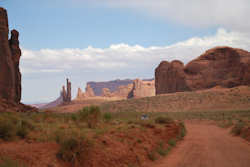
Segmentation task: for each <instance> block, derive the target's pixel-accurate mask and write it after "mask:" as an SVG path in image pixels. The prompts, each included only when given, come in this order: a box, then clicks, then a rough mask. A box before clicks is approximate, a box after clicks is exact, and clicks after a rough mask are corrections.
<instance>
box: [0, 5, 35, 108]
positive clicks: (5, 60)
mask: <svg viewBox="0 0 250 167" xmlns="http://www.w3.org/2000/svg"><path fill="white" fill-rule="evenodd" d="M8 38H9V25H8V16H7V11H6V10H5V9H3V8H0V112H26V111H37V109H36V108H34V107H31V106H28V105H24V104H22V103H21V102H20V101H21V95H22V92H21V90H22V87H21V73H20V70H19V61H20V57H21V49H20V48H19V40H18V38H19V33H18V31H16V30H12V31H11V37H10V39H8Z"/></svg>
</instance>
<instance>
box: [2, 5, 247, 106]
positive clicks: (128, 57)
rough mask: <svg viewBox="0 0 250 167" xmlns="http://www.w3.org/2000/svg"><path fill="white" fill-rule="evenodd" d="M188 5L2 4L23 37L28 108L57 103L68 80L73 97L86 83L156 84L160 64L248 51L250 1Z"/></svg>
mask: <svg viewBox="0 0 250 167" xmlns="http://www.w3.org/2000/svg"><path fill="white" fill-rule="evenodd" d="M188 2H189V3H187V1H184V0H175V1H174V0H133V1H132V0H126V1H124V0H107V1H98V0H91V1H90V0H53V1H51V0H36V1H34V0H25V1H20V0H4V1H2V2H0V4H1V6H3V7H4V8H6V9H7V10H8V16H9V25H10V29H13V28H15V29H17V30H18V31H19V32H20V45H21V47H22V51H23V56H22V60H21V71H22V74H23V98H22V99H23V102H26V103H32V102H44V101H50V100H53V99H55V98H56V97H57V96H58V94H59V91H60V88H61V86H62V84H64V80H65V78H66V77H69V78H70V79H71V80H72V84H73V91H74V95H75V93H76V90H77V87H81V88H84V86H85V85H84V84H85V83H86V82H87V81H92V80H94V81H102V80H111V79H117V78H121V79H124V78H132V79H133V78H152V77H153V75H154V68H155V67H156V66H157V65H158V64H159V63H160V61H161V60H173V59H180V60H182V61H184V62H185V63H186V62H188V61H190V60H191V59H193V58H195V57H197V56H199V55H200V54H201V53H202V52H203V51H205V50H206V49H208V48H211V47H214V46H217V45H229V46H232V47H241V48H243V49H247V50H249V47H250V42H249V40H248V39H249V38H248V37H249V31H250V30H249V29H250V23H249V21H248V14H250V13H249V11H250V9H249V8H250V3H249V2H248V1H247V0H239V1H237V3H236V2H235V1H233V0H227V1H226V0H221V1H220V2H217V1H216V0H211V1H209V2H205V1H202V0H190V1H188ZM221 2H224V3H227V8H225V5H224V4H223V3H221ZM34 92H35V93H34Z"/></svg>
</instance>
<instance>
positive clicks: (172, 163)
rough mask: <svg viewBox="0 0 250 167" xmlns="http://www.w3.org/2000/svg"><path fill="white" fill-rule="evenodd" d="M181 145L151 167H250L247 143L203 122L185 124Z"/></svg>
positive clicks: (248, 144)
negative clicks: (185, 128) (185, 134)
mask: <svg viewBox="0 0 250 167" xmlns="http://www.w3.org/2000/svg"><path fill="white" fill-rule="evenodd" d="M186 127H187V130H188V133H187V136H186V137H185V139H184V141H182V142H181V143H179V144H178V145H177V147H176V148H175V149H173V150H172V152H171V153H170V154H169V155H168V156H167V157H166V158H164V159H162V160H160V161H159V162H157V163H156V164H155V165H154V166H153V167H250V143H247V142H246V141H244V140H243V139H241V138H239V137H234V136H232V135H231V134H229V132H228V130H225V129H222V128H219V127H217V126H216V125H213V124H209V123H204V122H187V123H186Z"/></svg>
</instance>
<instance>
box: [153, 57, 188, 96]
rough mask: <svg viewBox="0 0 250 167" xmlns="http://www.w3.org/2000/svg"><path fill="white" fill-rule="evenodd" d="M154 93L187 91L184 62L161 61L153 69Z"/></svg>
mask: <svg viewBox="0 0 250 167" xmlns="http://www.w3.org/2000/svg"><path fill="white" fill-rule="evenodd" d="M155 88H156V94H164V93H166V92H167V93H173V92H182V91H188V90H189V88H188V86H187V83H186V80H185V73H184V64H183V63H182V62H180V61H177V60H175V61H172V62H171V63H169V62H167V61H163V62H161V63H160V65H159V66H158V67H157V68H156V70H155Z"/></svg>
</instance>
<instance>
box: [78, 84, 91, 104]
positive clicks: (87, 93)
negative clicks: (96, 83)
mask: <svg viewBox="0 0 250 167" xmlns="http://www.w3.org/2000/svg"><path fill="white" fill-rule="evenodd" d="M92 97H95V93H94V91H93V89H92V88H91V86H90V85H89V84H87V86H86V88H85V92H83V91H82V89H81V88H78V91H77V97H76V100H84V99H88V98H92Z"/></svg>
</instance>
